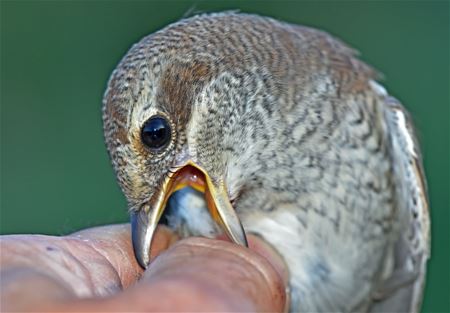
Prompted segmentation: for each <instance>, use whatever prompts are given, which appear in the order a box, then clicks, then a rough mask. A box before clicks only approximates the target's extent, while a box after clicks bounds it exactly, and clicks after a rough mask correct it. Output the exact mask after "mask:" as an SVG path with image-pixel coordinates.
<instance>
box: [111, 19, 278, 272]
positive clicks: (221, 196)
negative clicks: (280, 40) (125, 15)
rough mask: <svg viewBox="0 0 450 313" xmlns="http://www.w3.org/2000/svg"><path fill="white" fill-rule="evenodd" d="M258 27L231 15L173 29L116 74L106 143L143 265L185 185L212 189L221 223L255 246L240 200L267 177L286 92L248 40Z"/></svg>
mask: <svg viewBox="0 0 450 313" xmlns="http://www.w3.org/2000/svg"><path fill="white" fill-rule="evenodd" d="M221 19H222V20H221ZM251 22H252V19H251V18H248V19H247V20H246V19H242V18H238V17H237V15H226V14H225V15H218V16H211V15H209V16H203V17H202V16H200V17H195V18H192V19H189V20H185V21H181V22H179V23H176V24H173V25H171V26H169V27H167V28H165V29H163V30H161V31H159V32H157V33H155V34H153V35H150V36H148V37H146V38H144V39H143V40H142V41H140V42H139V43H138V44H136V45H135V46H133V47H132V48H131V50H130V51H129V52H128V53H127V54H126V56H125V57H124V58H123V59H122V61H121V62H120V64H119V65H118V67H117V68H116V70H115V71H114V72H113V74H112V76H111V79H110V81H109V84H108V87H107V91H106V94H105V97H104V108H103V121H104V133H105V139H106V143H107V147H108V151H109V154H110V158H111V160H112V163H113V167H114V169H115V172H116V175H117V178H118V182H119V184H120V186H121V188H122V190H123V192H124V194H125V196H126V198H127V200H128V204H129V209H130V213H131V220H132V231H133V245H134V248H135V252H136V256H137V258H138V260H139V261H140V263H141V264H142V265H143V266H146V265H147V264H148V262H149V250H150V245H151V240H152V235H153V232H154V231H155V228H156V226H157V223H158V221H159V219H160V217H161V215H162V213H163V211H164V209H165V205H166V202H167V200H168V198H169V196H170V195H171V194H172V193H173V192H174V191H176V190H178V189H180V188H183V187H185V186H191V187H193V188H195V189H197V190H200V191H202V192H204V193H205V199H206V202H207V204H208V208H209V211H210V213H211V216H212V217H213V219H214V220H215V221H216V222H217V223H218V224H219V225H221V226H222V227H223V229H224V231H225V233H226V234H227V235H228V236H229V237H230V239H232V240H233V241H234V242H237V243H240V244H244V245H245V244H246V237H245V233H244V231H243V228H242V225H241V223H240V221H239V218H238V216H237V214H236V212H235V210H234V208H233V206H232V204H231V203H232V200H233V199H234V198H236V197H237V196H238V194H239V193H240V191H241V189H242V188H243V186H244V185H245V184H246V183H248V182H249V181H251V179H252V177H254V175H255V173H257V172H258V170H259V167H260V164H259V163H258V162H255V160H254V159H255V155H256V154H255V153H256V152H257V151H258V150H261V147H260V146H263V145H267V140H266V141H265V140H262V138H264V137H265V138H266V139H267V138H270V137H271V136H269V135H270V132H272V131H274V130H273V129H271V127H272V126H271V125H273V123H274V121H272V122H270V121H271V113H272V112H271V104H272V101H273V98H274V97H276V94H277V92H279V91H280V86H277V79H276V74H274V73H273V71H272V70H271V68H270V66H269V65H267V66H263V65H262V64H261V63H260V62H261V61H262V59H261V58H262V55H261V53H263V51H258V47H257V45H258V44H257V43H255V42H252V38H251V36H252V34H248V33H240V30H241V29H242V27H243V26H244V27H245V23H248V24H250V23H251ZM243 23H244V25H243ZM266 27H268V26H267V25H266ZM265 35H267V36H268V35H269V31H267V34H265ZM266 39H267V40H269V38H266ZM243 47H246V48H245V49H244V48H243ZM264 53H265V52H264ZM265 57H268V58H271V60H272V61H273V62H279V61H280V60H277V57H276V56H275V55H273V56H271V55H266V56H265ZM279 63H280V64H281V62H279ZM260 139H261V140H260Z"/></svg>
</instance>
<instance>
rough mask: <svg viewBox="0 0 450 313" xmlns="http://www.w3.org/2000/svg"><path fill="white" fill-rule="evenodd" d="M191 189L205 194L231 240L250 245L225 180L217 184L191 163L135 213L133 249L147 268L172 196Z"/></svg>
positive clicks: (212, 211) (132, 219)
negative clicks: (151, 250)
mask: <svg viewBox="0 0 450 313" xmlns="http://www.w3.org/2000/svg"><path fill="white" fill-rule="evenodd" d="M187 186H190V187H192V188H194V189H196V190H198V191H200V192H203V193H205V199H206V203H207V205H208V209H209V212H210V214H211V216H212V218H213V219H214V220H215V221H216V223H217V224H218V225H220V226H221V227H222V228H223V230H224V231H225V233H226V234H227V235H228V237H229V238H230V240H231V241H233V242H235V243H237V244H241V245H244V246H247V238H246V236H245V232H244V228H243V227H242V224H241V222H240V220H239V218H238V216H237V215H236V212H235V211H234V209H233V207H232V205H231V203H230V200H229V198H228V193H227V190H226V187H225V184H224V182H223V180H221V181H220V182H213V181H212V179H211V177H210V176H209V175H208V173H207V172H206V171H205V170H204V169H202V168H201V167H200V166H198V165H197V164H195V163H194V162H192V161H188V162H186V164H185V165H183V166H182V167H178V168H177V169H176V171H173V172H170V175H169V176H168V177H167V178H166V179H165V180H164V182H163V185H162V186H161V188H160V189H159V191H157V192H156V193H155V194H154V196H153V197H152V199H151V200H150V201H149V202H148V203H147V204H146V205H144V206H143V208H141V210H139V211H136V212H132V213H131V229H132V241H133V249H134V253H135V255H136V259H137V260H138V262H139V264H140V265H141V266H142V267H143V268H146V267H147V266H148V264H149V263H150V249H151V244H152V238H153V234H154V233H155V230H156V227H157V226H158V222H159V220H160V218H161V216H162V214H163V212H164V209H165V207H166V203H167V200H168V199H169V197H170V196H171V195H172V193H174V192H175V191H177V190H179V189H181V188H184V187H187Z"/></svg>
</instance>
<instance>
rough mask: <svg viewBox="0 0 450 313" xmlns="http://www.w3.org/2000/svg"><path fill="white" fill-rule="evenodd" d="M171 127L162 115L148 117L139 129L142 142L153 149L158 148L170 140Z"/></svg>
mask: <svg viewBox="0 0 450 313" xmlns="http://www.w3.org/2000/svg"><path fill="white" fill-rule="evenodd" d="M170 137H171V129H170V125H169V122H168V121H167V120H166V119H165V118H164V117H162V116H153V117H151V118H149V119H148V120H147V121H146V122H145V124H144V126H143V127H142V130H141V139H142V142H143V143H144V144H145V145H146V146H147V147H149V148H150V149H153V150H159V149H161V148H163V147H165V146H167V145H168V144H169V142H170Z"/></svg>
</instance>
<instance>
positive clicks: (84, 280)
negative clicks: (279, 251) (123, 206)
mask: <svg viewBox="0 0 450 313" xmlns="http://www.w3.org/2000/svg"><path fill="white" fill-rule="evenodd" d="M176 240H177V238H176V237H175V236H174V235H173V234H172V233H171V232H169V231H168V230H167V229H159V230H158V232H157V234H156V237H155V249H154V250H153V252H154V255H153V257H155V256H156V255H158V257H156V259H155V260H154V262H153V263H152V264H151V266H150V268H149V269H148V270H147V271H146V272H145V273H143V272H142V269H141V268H140V267H139V265H138V264H137V263H136V261H135V258H134V255H133V251H132V247H131V242H130V233H129V226H128V225H115V226H105V227H97V228H92V229H86V230H83V231H80V232H78V233H75V234H72V235H70V236H65V237H52V236H41V235H11V236H2V237H1V241H0V244H1V246H0V248H1V252H2V253H1V309H2V311H91V312H92V311H102V312H104V311H186V310H187V311H248V312H253V311H274V312H275V311H277V312H280V311H282V310H283V307H284V304H285V294H284V283H283V280H282V279H281V276H283V278H284V279H286V277H287V273H286V272H285V270H284V269H283V264H282V262H281V261H280V259H279V257H278V256H276V255H275V254H274V253H273V251H272V249H271V248H270V247H268V246H267V245H266V244H265V243H263V242H262V241H261V240H259V239H258V238H256V237H250V245H251V248H252V249H253V250H254V251H257V252H258V253H259V254H257V253H255V252H254V251H251V250H250V249H245V248H242V247H240V246H237V245H233V244H230V243H229V242H225V241H221V240H211V239H201V238H190V239H187V240H183V241H180V242H177V243H175V241H176ZM169 247H170V248H169ZM168 248H169V249H168ZM166 249H168V250H167V251H165V252H164V253H162V254H161V252H162V251H164V250H166ZM186 255H189V258H186ZM261 255H263V256H264V257H262V256H261ZM268 260H270V262H271V263H272V265H273V266H272V265H271V264H270V263H269V262H268ZM140 277H142V279H140V280H139V282H137V280H138V278H140ZM237 282H239V283H237Z"/></svg>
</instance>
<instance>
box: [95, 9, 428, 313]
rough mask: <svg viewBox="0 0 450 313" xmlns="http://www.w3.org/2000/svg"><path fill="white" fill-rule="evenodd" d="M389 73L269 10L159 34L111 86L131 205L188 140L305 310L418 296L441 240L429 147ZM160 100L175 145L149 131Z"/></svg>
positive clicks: (410, 308) (107, 118)
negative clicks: (434, 220) (429, 185)
mask: <svg viewBox="0 0 450 313" xmlns="http://www.w3.org/2000/svg"><path fill="white" fill-rule="evenodd" d="M375 80H376V73H375V71H374V70H372V69H371V68H370V67H369V66H367V65H366V64H364V63H363V62H361V61H359V60H358V59H357V58H356V57H355V51H354V50H352V49H350V48H349V47H347V46H346V45H345V44H343V43H342V42H340V41H339V40H337V39H335V38H333V37H331V36H330V35H328V34H326V33H324V32H321V31H318V30H315V29H311V28H307V27H302V26H296V25H292V24H287V23H282V22H278V21H276V20H273V19H270V18H264V17H259V16H256V15H247V14H235V13H221V14H210V15H200V16H195V17H192V18H189V19H186V20H182V21H180V22H177V23H174V24H172V25H170V26H168V27H166V28H164V29H163V30H160V31H158V32H156V33H154V34H152V35H150V36H148V37H145V38H144V39H143V40H141V41H140V42H139V43H138V44H136V45H134V46H133V47H132V48H131V50H130V51H129V52H128V53H127V55H126V56H125V57H124V58H123V59H122V61H121V62H120V64H119V65H118V67H117V69H116V70H115V71H114V72H113V74H112V76H111V79H110V82H109V84H108V89H107V91H106V94H105V98H104V111H103V113H104V114H103V120H104V130H105V138H106V143H107V147H108V150H109V153H110V156H111V160H112V163H113V166H114V169H115V171H116V174H117V178H118V181H119V184H120V186H121V188H122V190H123V191H124V193H125V195H126V197H127V200H128V203H129V209H130V211H132V212H136V211H139V210H142V209H143V206H144V204H146V203H147V202H149V201H151V199H152V197H153V196H154V195H155V194H156V192H157V191H159V189H160V188H161V187H160V186H161V185H162V181H163V180H164V179H166V176H167V175H170V173H169V170H170V168H171V167H172V166H173V165H174V164H179V162H181V161H180V160H184V159H185V158H186V156H189V158H190V159H192V160H194V161H195V162H196V163H197V164H199V165H200V166H201V167H202V168H203V169H204V170H205V171H206V172H207V173H208V175H209V176H211V178H212V180H213V182H214V180H215V179H219V178H223V181H224V183H225V187H226V190H227V192H228V197H229V199H230V200H231V203H232V205H233V207H234V209H235V210H236V212H237V214H238V216H239V218H240V220H241V221H242V224H243V226H244V229H245V231H246V232H255V233H258V234H260V235H261V236H263V237H264V238H265V239H266V240H267V241H268V242H270V243H271V244H272V245H273V246H274V247H275V248H276V249H277V250H278V251H279V252H280V254H281V255H282V256H283V257H284V259H285V260H286V263H287V264H288V266H289V269H290V275H291V279H290V289H291V299H292V302H291V310H292V311H294V312H297V311H302V312H318V311H320V312H331V311H332V312H336V311H342V312H350V311H360V312H361V311H363V312H364V311H372V312H377V311H379V312H382V311H384V312H386V311H391V312H393V311H404V312H414V311H419V308H420V304H421V299H422V291H423V284H424V281H425V272H426V261H427V259H428V257H429V241H430V239H429V233H430V231H429V214H428V205H427V199H426V190H425V189H426V186H425V180H424V175H423V171H422V165H421V157H420V151H419V146H418V144H417V141H416V139H415V135H414V132H413V130H412V126H411V121H410V119H409V117H408V115H407V113H406V112H405V110H404V109H403V107H402V106H401V104H400V103H399V102H398V101H397V100H396V99H394V98H392V97H391V96H389V95H388V94H387V93H386V92H385V90H384V88H383V87H381V86H380V85H379V84H378V83H377V82H375ZM155 114H162V115H163V116H165V117H166V118H168V119H169V120H170V122H171V124H172V125H173V129H172V140H171V142H170V144H169V145H168V146H167V148H166V149H165V150H164V151H163V152H161V153H152V152H149V151H148V150H147V149H145V147H144V146H143V145H142V142H141V140H140V135H139V134H140V130H141V127H142V125H143V124H144V123H145V121H146V120H147V119H148V118H149V117H151V116H153V115H155ZM187 223H188V224H187V225H184V226H183V227H184V228H185V227H187V228H188V229H189V227H191V232H190V233H194V234H197V233H198V230H197V229H196V226H195V225H197V224H198V220H196V221H193V222H192V225H190V224H189V221H187ZM183 234H185V232H184V231H183Z"/></svg>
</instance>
